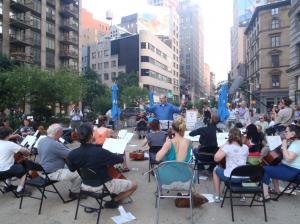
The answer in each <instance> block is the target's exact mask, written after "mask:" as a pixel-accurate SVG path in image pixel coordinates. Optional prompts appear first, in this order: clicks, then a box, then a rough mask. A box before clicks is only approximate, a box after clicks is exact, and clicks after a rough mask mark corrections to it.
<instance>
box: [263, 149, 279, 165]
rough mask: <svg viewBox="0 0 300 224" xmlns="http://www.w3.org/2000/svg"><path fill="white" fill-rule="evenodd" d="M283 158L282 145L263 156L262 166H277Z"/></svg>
mask: <svg viewBox="0 0 300 224" xmlns="http://www.w3.org/2000/svg"><path fill="white" fill-rule="evenodd" d="M282 158H283V155H282V151H281V145H280V146H278V147H277V148H276V149H274V150H272V151H269V152H268V154H267V155H266V156H264V157H263V158H262V161H261V165H262V166H275V165H277V164H279V163H280V162H281V160H282Z"/></svg>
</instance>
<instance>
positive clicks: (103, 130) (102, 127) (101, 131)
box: [93, 115, 130, 172]
mask: <svg viewBox="0 0 300 224" xmlns="http://www.w3.org/2000/svg"><path fill="white" fill-rule="evenodd" d="M107 123H108V117H107V116H106V115H104V116H99V118H98V125H97V126H98V128H94V133H93V137H94V140H95V143H96V144H98V145H101V146H102V145H103V144H104V142H105V140H106V139H107V138H117V137H118V136H117V134H116V133H115V132H114V131H113V130H112V129H110V128H107V127H106V125H107ZM128 171H130V169H129V168H128V164H127V160H126V154H124V161H123V169H122V172H128Z"/></svg>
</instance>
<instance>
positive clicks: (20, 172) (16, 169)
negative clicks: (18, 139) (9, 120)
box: [0, 127, 31, 196]
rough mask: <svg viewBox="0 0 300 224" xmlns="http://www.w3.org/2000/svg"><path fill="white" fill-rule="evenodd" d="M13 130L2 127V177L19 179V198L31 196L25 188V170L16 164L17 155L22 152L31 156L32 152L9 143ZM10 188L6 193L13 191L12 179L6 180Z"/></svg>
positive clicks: (0, 129)
mask: <svg viewBox="0 0 300 224" xmlns="http://www.w3.org/2000/svg"><path fill="white" fill-rule="evenodd" d="M11 133H12V130H11V129H10V128H7V127H0V149H1V150H0V175H3V176H4V175H7V176H10V177H17V178H19V183H18V187H17V196H21V195H23V196H29V195H31V193H30V192H26V191H25V190H24V188H23V186H24V182H25V177H26V176H25V174H26V171H25V168H24V167H23V166H22V165H21V164H15V158H14V156H15V154H16V153H18V152H20V153H22V154H24V155H29V154H30V151H29V150H28V149H26V148H23V147H22V146H19V145H17V144H16V143H14V142H11V141H8V139H9V137H10V135H11ZM6 183H7V184H8V187H7V188H6V189H5V190H6V191H9V190H12V189H13V186H12V185H11V182H10V179H7V180H6Z"/></svg>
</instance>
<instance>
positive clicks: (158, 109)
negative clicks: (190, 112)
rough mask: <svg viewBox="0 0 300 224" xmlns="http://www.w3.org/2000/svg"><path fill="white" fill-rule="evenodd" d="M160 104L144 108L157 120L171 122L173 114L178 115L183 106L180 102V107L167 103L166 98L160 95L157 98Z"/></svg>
mask: <svg viewBox="0 0 300 224" xmlns="http://www.w3.org/2000/svg"><path fill="white" fill-rule="evenodd" d="M159 100H160V103H159V104H155V105H154V106H152V107H148V108H146V111H147V112H148V113H154V114H155V117H156V118H157V119H158V120H160V121H161V120H168V121H173V114H175V113H180V112H181V108H182V106H183V102H181V105H180V107H176V106H175V105H173V104H171V103H168V102H167V97H166V96H165V95H161V96H160V97H159Z"/></svg>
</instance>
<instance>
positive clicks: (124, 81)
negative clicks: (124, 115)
mask: <svg viewBox="0 0 300 224" xmlns="http://www.w3.org/2000/svg"><path fill="white" fill-rule="evenodd" d="M116 84H117V85H118V88H119V93H120V94H122V93H123V90H124V89H125V88H126V87H129V86H136V87H138V86H139V75H138V74H137V73H130V74H126V73H122V74H120V75H119V76H118V77H117V78H116Z"/></svg>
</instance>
